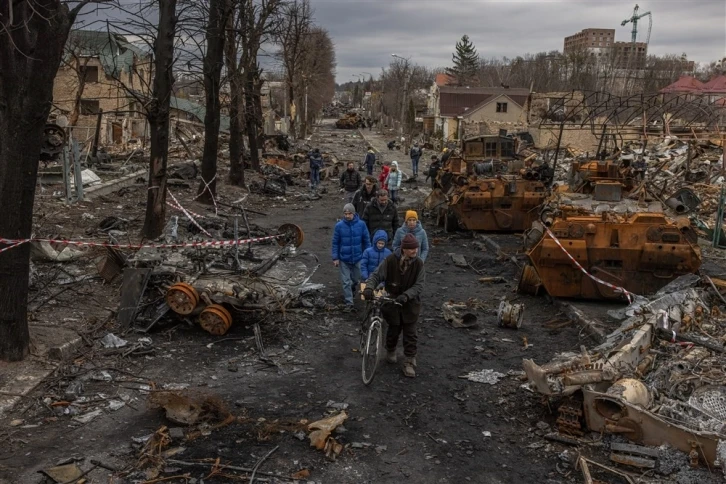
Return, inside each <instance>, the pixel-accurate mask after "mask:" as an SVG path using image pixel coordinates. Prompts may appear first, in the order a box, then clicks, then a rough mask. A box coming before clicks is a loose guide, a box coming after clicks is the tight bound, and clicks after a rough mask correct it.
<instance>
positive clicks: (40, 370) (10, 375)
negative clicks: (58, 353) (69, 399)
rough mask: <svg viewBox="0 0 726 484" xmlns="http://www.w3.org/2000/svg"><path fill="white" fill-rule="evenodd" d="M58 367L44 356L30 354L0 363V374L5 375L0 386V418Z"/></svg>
mask: <svg viewBox="0 0 726 484" xmlns="http://www.w3.org/2000/svg"><path fill="white" fill-rule="evenodd" d="M56 368H58V364H57V363H54V362H51V361H48V360H46V359H44V358H37V357H33V356H30V357H28V358H27V359H25V360H23V361H18V362H16V363H2V364H0V374H2V375H3V376H6V377H7V380H5V381H4V383H3V385H2V386H0V419H3V418H5V417H6V416H7V413H8V412H10V411H11V410H12V409H13V408H14V407H15V405H17V404H18V402H20V401H21V400H22V399H23V398H25V397H27V395H28V394H29V393H30V392H32V391H33V390H35V388H36V387H37V386H38V385H39V384H40V383H42V382H43V380H45V379H46V378H47V377H48V376H50V375H51V374H52V373H53V372H54V371H55V370H56Z"/></svg>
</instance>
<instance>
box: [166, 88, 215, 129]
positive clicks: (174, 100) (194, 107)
mask: <svg viewBox="0 0 726 484" xmlns="http://www.w3.org/2000/svg"><path fill="white" fill-rule="evenodd" d="M170 105H171V107H172V109H178V110H179V111H184V112H185V113H189V114H192V115H193V116H194V117H195V118H197V119H198V120H199V122H201V123H203V122H204V115H205V114H206V113H207V110H206V109H205V107H204V106H202V105H201V104H197V103H195V102H192V101H190V100H188V99H182V98H180V97H176V96H172V97H171V102H170ZM219 130H220V131H226V132H229V116H225V115H224V114H220V116H219Z"/></svg>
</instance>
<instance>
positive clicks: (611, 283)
mask: <svg viewBox="0 0 726 484" xmlns="http://www.w3.org/2000/svg"><path fill="white" fill-rule="evenodd" d="M611 166H612V165H611ZM587 171H588V172H591V171H590V170H587ZM624 188H625V185H624V184H623V183H621V182H620V181H617V180H614V179H608V180H600V181H598V182H593V183H591V186H590V189H588V191H590V192H591V193H569V192H561V191H556V192H554V193H553V194H552V196H551V198H550V199H549V200H548V201H547V203H546V204H544V205H543V206H542V208H541V209H540V211H539V220H537V221H536V222H534V223H533V225H532V228H531V229H530V230H529V231H528V232H526V233H525V246H526V248H527V256H528V257H529V265H526V266H525V267H524V269H523V271H522V273H521V276H520V281H519V290H520V291H521V292H525V293H530V294H537V293H538V292H539V291H540V290H541V289H545V290H546V291H547V293H548V294H549V295H550V296H553V297H572V298H584V299H624V298H627V297H628V296H629V295H632V294H638V295H645V294H652V293H654V292H656V291H658V290H659V289H660V288H662V287H663V286H665V285H666V284H667V283H668V282H670V281H672V280H673V279H675V278H676V277H678V276H681V275H683V274H688V273H694V272H696V271H697V270H698V268H699V267H700V265H701V252H700V248H699V247H698V243H697V235H696V233H695V232H694V230H693V229H692V228H691V224H690V221H689V220H688V219H687V218H679V219H676V220H673V219H670V218H669V217H667V216H666V215H665V214H664V213H663V206H662V205H661V204H660V202H657V201H655V202H644V201H638V200H631V199H629V198H624V197H623V190H624Z"/></svg>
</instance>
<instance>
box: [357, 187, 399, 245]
mask: <svg viewBox="0 0 726 484" xmlns="http://www.w3.org/2000/svg"><path fill="white" fill-rule="evenodd" d="M361 219H363V221H364V222H365V223H366V225H367V226H368V233H371V234H375V233H376V231H378V230H384V231H385V232H386V235H388V240H393V234H395V233H396V230H398V227H399V225H400V224H399V223H398V211H397V210H396V205H395V204H394V203H393V202H392V201H390V200H389V199H388V190H384V189H382V188H379V189H378V192H377V195H376V198H375V199H374V200H373V201H371V203H369V204H368V206H367V207H366V208H365V210H363V216H362V217H361Z"/></svg>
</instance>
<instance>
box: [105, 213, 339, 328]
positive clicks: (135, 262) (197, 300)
mask: <svg viewBox="0 0 726 484" xmlns="http://www.w3.org/2000/svg"><path fill="white" fill-rule="evenodd" d="M241 219H242V217H239V218H235V219H234V222H233V223H234V225H233V226H232V227H228V225H227V224H226V223H224V222H220V221H218V224H217V225H214V226H213V227H212V226H210V225H209V223H210V222H209V220H210V219H207V222H206V224H205V226H206V229H207V230H213V231H217V233H219V234H220V235H221V236H223V237H225V238H226V239H227V240H233V241H234V240H237V241H239V243H236V244H226V245H223V246H220V245H215V244H214V243H199V244H198V245H197V246H194V247H186V248H182V249H180V250H179V249H174V248H165V247H163V246H162V247H146V248H142V249H140V250H139V251H138V252H136V253H135V254H133V255H132V256H130V257H125V256H123V255H122V254H120V252H119V251H118V250H116V249H113V248H111V249H110V250H109V254H108V255H107V257H106V258H105V259H104V261H102V263H101V264H100V268H101V269H102V274H106V277H111V276H113V275H114V271H116V272H115V274H118V272H119V271H121V270H122V271H123V282H122V285H121V299H120V304H119V310H118V314H117V319H118V323H119V325H120V327H121V328H123V329H128V328H129V327H130V326H131V325H134V326H136V327H137V329H140V330H142V331H148V330H150V329H151V328H152V327H154V326H155V325H157V324H160V323H162V322H164V321H171V322H173V321H177V322H178V321H185V322H187V323H188V324H190V325H192V326H193V325H197V324H198V325H199V326H200V327H201V328H202V329H203V330H205V331H207V332H209V333H211V334H213V335H217V336H220V335H223V334H225V333H227V331H228V330H229V329H230V327H231V326H232V325H233V324H245V325H248V324H254V323H260V322H261V321H264V320H266V319H267V318H269V317H271V316H272V315H274V314H284V313H285V312H286V311H289V310H293V308H300V307H302V308H305V307H307V308H312V307H314V306H315V305H318V306H324V305H325V302H324V300H322V299H321V298H320V297H319V294H318V291H319V290H320V289H322V287H323V286H322V285H320V284H311V283H309V280H310V278H311V277H312V275H313V274H314V272H315V271H316V270H317V268H318V267H319V265H318V264H317V259H316V258H315V256H313V255H310V254H308V253H306V252H300V251H298V248H299V247H300V245H301V244H302V242H303V232H302V230H301V229H300V228H299V227H297V226H295V225H292V224H284V225H282V226H281V227H280V228H279V229H278V231H277V232H276V233H267V232H265V231H262V230H261V229H259V228H258V227H254V229H253V228H252V227H251V226H250V225H249V224H247V225H246V231H244V227H241V226H240V225H241V223H242V221H241ZM175 223H176V221H175V220H174V218H172V221H171V222H170V233H174V232H175V230H176V228H175V227H174V226H173V225H174V224H175ZM243 235H246V238H243ZM170 238H172V239H173V236H170ZM257 239H263V240H257Z"/></svg>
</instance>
